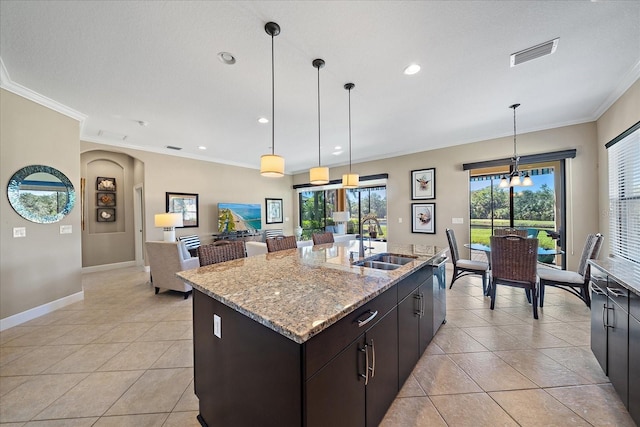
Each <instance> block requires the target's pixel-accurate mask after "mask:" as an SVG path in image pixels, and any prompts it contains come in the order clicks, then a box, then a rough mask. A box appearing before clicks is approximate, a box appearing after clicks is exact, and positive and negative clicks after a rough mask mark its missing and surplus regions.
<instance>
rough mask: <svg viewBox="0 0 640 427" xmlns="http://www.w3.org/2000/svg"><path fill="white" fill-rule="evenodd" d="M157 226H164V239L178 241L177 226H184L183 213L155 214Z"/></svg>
mask: <svg viewBox="0 0 640 427" xmlns="http://www.w3.org/2000/svg"><path fill="white" fill-rule="evenodd" d="M154 220H155V226H156V227H163V228H164V241H165V242H175V241H176V227H182V214H181V213H162V214H156V215H155V218H154Z"/></svg>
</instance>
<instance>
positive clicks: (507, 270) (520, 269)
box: [490, 235, 538, 319]
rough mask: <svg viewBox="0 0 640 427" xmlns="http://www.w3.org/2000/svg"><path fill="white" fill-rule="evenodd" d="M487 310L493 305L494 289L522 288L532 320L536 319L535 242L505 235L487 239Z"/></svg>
mask: <svg viewBox="0 0 640 427" xmlns="http://www.w3.org/2000/svg"><path fill="white" fill-rule="evenodd" d="M490 239H491V285H490V293H491V310H493V309H494V307H495V305H496V290H497V287H498V286H497V285H505V286H514V287H517V288H523V289H524V290H525V292H527V293H529V294H530V295H531V299H532V301H531V302H532V304H531V305H533V318H534V319H537V318H538V276H537V275H536V271H537V264H538V239H527V238H526V237H521V236H516V235H507V236H491V238H490Z"/></svg>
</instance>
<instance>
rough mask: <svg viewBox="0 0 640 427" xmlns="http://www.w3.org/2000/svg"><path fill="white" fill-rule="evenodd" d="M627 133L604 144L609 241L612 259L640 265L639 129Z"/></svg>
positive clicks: (635, 128)
mask: <svg viewBox="0 0 640 427" xmlns="http://www.w3.org/2000/svg"><path fill="white" fill-rule="evenodd" d="M629 131H631V132H629ZM629 131H627V132H625V133H623V134H622V135H621V136H622V138H620V139H618V138H616V139H615V140H614V141H611V143H609V144H607V150H608V154H609V234H610V236H609V241H610V244H611V247H610V249H611V254H612V255H614V256H618V257H621V258H624V259H627V260H629V261H633V262H635V263H638V264H640V127H639V126H638V125H636V126H634V127H632V128H631V129H629Z"/></svg>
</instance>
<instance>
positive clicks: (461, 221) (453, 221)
mask: <svg viewBox="0 0 640 427" xmlns="http://www.w3.org/2000/svg"><path fill="white" fill-rule="evenodd" d="M451 224H464V219H463V218H451Z"/></svg>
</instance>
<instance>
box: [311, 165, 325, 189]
mask: <svg viewBox="0 0 640 427" xmlns="http://www.w3.org/2000/svg"><path fill="white" fill-rule="evenodd" d="M309 182H310V183H311V184H313V185H322V184H327V183H328V182H329V168H327V167H324V166H318V167H316V168H311V169H310V170H309Z"/></svg>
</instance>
